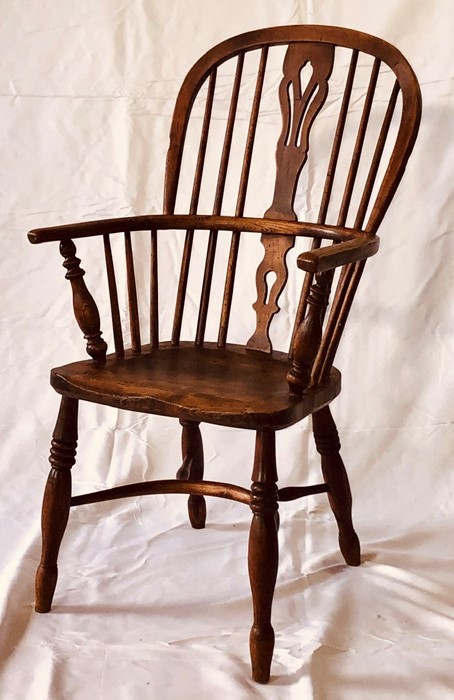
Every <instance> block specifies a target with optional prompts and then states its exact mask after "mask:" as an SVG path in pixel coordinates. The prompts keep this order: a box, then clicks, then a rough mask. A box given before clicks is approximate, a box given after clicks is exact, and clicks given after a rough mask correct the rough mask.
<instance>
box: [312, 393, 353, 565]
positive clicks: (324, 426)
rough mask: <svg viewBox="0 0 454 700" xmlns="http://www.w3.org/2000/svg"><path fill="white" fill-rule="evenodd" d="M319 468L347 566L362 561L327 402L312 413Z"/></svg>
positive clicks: (346, 483) (336, 439)
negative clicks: (320, 464) (326, 487)
mask: <svg viewBox="0 0 454 700" xmlns="http://www.w3.org/2000/svg"><path fill="white" fill-rule="evenodd" d="M312 420H313V429H314V438H315V444H316V447H317V451H318V452H319V454H320V455H321V458H322V459H321V461H322V472H323V477H324V479H325V481H326V483H327V484H328V486H329V489H330V490H329V492H328V499H329V503H330V506H331V510H332V511H333V513H334V517H335V518H336V521H337V525H338V528H339V547H340V550H341V553H342V556H343V557H344V559H345V562H346V563H347V564H348V565H349V566H359V564H361V549H360V543H359V539H358V535H357V534H356V532H355V529H354V527H353V521H352V494H351V490H350V484H349V481H348V476H347V471H346V469H345V466H344V463H343V461H342V457H341V456H340V441H339V435H338V432H337V428H336V424H335V422H334V419H333V417H332V415H331V411H330V409H329V407H328V406H325V407H324V408H322V409H320V411H317V412H316V413H314V414H313V416H312Z"/></svg>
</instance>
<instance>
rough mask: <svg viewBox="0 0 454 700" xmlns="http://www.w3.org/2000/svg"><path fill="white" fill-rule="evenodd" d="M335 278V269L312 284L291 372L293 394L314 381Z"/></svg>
mask: <svg viewBox="0 0 454 700" xmlns="http://www.w3.org/2000/svg"><path fill="white" fill-rule="evenodd" d="M331 281H332V273H331V271H327V272H320V273H318V274H316V275H315V282H314V283H313V284H312V286H311V288H310V292H309V296H308V298H307V313H306V316H305V317H304V319H303V320H302V322H301V323H300V325H299V326H298V328H297V331H296V333H295V340H294V343H293V357H292V367H291V369H290V370H289V372H288V374H287V381H288V384H289V390H290V394H294V395H298V394H301V393H302V392H303V391H304V389H306V388H307V387H308V386H309V384H310V382H311V373H312V367H313V364H314V361H315V358H316V356H317V352H318V349H319V347H320V343H321V340H322V334H323V320H324V318H325V312H326V308H327V306H328V301H329V294H330V289H331Z"/></svg>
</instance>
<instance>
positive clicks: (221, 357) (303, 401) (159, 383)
mask: <svg viewBox="0 0 454 700" xmlns="http://www.w3.org/2000/svg"><path fill="white" fill-rule="evenodd" d="M106 360H107V361H106V363H105V364H103V365H102V367H97V366H96V365H95V364H94V363H93V362H91V361H90V360H82V361H81V362H74V363H73V364H70V365H65V366H63V367H57V368H55V369H53V370H52V371H51V385H52V386H53V387H54V389H55V390H56V391H57V392H59V393H60V394H64V395H65V396H71V397H72V398H74V399H81V400H84V401H92V402H94V403H100V404H106V405H108V406H115V407H116V408H123V409H128V410H130V411H142V412H145V413H155V414H159V415H163V416H172V417H175V418H181V419H183V420H194V421H199V422H204V423H218V424H220V425H229V426H232V427H236V428H248V427H249V426H250V424H251V421H254V423H255V424H256V425H257V426H258V427H260V428H269V429H273V430H279V429H280V428H285V427H287V426H289V425H293V424H294V423H297V422H298V421H300V420H302V419H303V418H305V417H306V416H308V415H310V414H311V413H314V411H317V410H318V409H320V408H322V407H323V406H325V405H327V404H328V403H330V402H331V401H332V400H333V399H334V398H336V396H337V395H338V394H339V392H340V388H341V383H340V372H339V371H338V370H336V369H335V368H332V369H331V373H330V377H329V380H328V381H327V382H325V383H324V384H323V385H321V386H318V387H314V388H311V389H308V390H307V391H305V392H304V394H301V395H299V396H298V395H297V396H292V395H290V394H289V391H288V385H287V383H286V376H287V373H288V372H289V370H290V368H291V362H290V361H289V359H288V356H287V355H286V354H285V353H274V354H273V355H265V354H263V353H258V352H256V351H252V350H247V349H245V348H244V347H243V346H240V345H227V346H226V347H225V348H221V349H220V348H218V347H217V346H216V345H215V344H214V343H206V344H205V345H204V346H203V347H194V345H193V344H190V343H181V345H180V346H179V347H173V346H172V345H170V343H167V344H165V343H163V344H162V345H161V347H160V348H159V350H149V349H148V351H147V348H144V349H143V353H142V354H141V355H133V354H132V353H131V352H129V353H128V354H127V355H126V357H124V358H117V357H116V356H115V355H109V356H108V357H107V358H106Z"/></svg>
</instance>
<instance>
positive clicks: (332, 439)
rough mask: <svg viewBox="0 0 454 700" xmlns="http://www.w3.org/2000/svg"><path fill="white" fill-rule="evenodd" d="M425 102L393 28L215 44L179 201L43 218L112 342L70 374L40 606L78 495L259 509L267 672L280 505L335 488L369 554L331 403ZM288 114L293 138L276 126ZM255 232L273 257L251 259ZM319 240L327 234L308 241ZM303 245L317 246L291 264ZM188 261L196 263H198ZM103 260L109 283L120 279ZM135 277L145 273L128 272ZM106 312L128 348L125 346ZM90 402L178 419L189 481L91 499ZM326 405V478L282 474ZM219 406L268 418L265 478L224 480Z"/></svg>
mask: <svg viewBox="0 0 454 700" xmlns="http://www.w3.org/2000/svg"><path fill="white" fill-rule="evenodd" d="M277 83H279V86H278V89H276V87H277ZM229 95H230V102H229V106H228V109H226V100H227V101H228V99H229ZM219 99H220V107H218V102H219ZM319 113H320V114H323V118H321V119H318V114H319ZM279 115H280V116H279ZM420 115H421V98H420V91H419V86H418V83H417V80H416V77H415V75H414V73H413V71H412V69H411V67H410V66H409V64H408V63H407V61H406V60H405V58H404V57H403V56H402V54H401V53H400V52H399V51H398V50H397V49H396V48H394V47H393V46H391V45H390V44H388V43H387V42H385V41H382V40H381V39H377V38H376V37H371V36H369V35H367V34H363V33H361V32H356V31H352V30H348V29H341V28H339V27H323V26H319V25H316V26H310V25H308V26H296V25H295V26H290V27H274V28H270V29H262V30H258V31H255V32H248V33H246V34H242V35H240V36H237V37H233V38H232V39H228V40H227V41H224V42H223V43H221V44H219V45H218V46H215V47H214V48H213V49H211V50H210V51H208V52H207V53H206V54H205V55H204V56H202V58H201V59H200V60H199V61H198V62H197V63H196V64H195V65H194V66H193V68H192V69H191V70H190V71H189V73H188V75H187V76H186V78H185V80H184V81H183V84H182V86H181V89H180V92H179V94H178V97H177V101H176V105H175V110H174V114H173V118H172V122H171V127H170V137H169V149H168V153H167V160H166V170H165V184H164V203H163V213H162V214H153V215H144V216H132V217H127V218H122V219H107V220H103V221H92V222H88V221H86V222H83V223H78V224H68V225H64V226H56V227H51V228H46V229H37V230H34V231H31V232H30V233H29V239H30V241H31V242H32V243H44V242H50V241H59V242H60V253H61V255H62V256H63V258H64V262H63V266H64V268H65V270H66V275H65V276H66V279H68V280H69V282H70V284H71V288H72V293H73V307H74V314H75V318H76V321H77V323H78V325H79V326H80V328H81V330H82V333H83V335H84V337H85V339H86V341H87V352H88V355H89V356H90V357H91V358H93V359H92V360H85V361H81V362H75V363H73V364H70V365H65V366H64V367H59V368H56V369H54V370H52V373H51V384H52V386H53V387H54V389H55V390H56V391H57V392H58V393H60V394H61V396H62V398H61V405H60V411H59V414H58V418H57V422H56V426H55V429H54V432H53V438H52V443H51V450H50V458H49V461H50V463H51V471H50V474H49V477H48V481H47V485H46V489H45V493H44V499H43V508H42V542H43V544H42V555H41V561H40V564H39V567H38V570H37V573H36V603H35V607H36V610H37V611H38V612H41V613H44V612H48V611H49V610H50V608H51V604H52V600H53V596H54V591H55V587H56V583H57V572H58V570H57V558H58V553H59V549H60V544H61V542H62V538H63V535H64V532H65V528H66V524H67V521H68V516H69V512H70V509H71V508H72V507H77V506H79V505H82V504H88V503H94V502H99V501H106V500H113V499H117V498H124V497H132V496H134V497H138V496H140V495H145V494H157V493H175V494H177V493H179V494H181V493H185V494H188V495H189V499H188V513H189V519H190V523H191V525H192V526H193V527H194V528H196V529H200V528H203V527H204V526H205V519H206V505H205V496H217V497H220V498H230V499H233V500H235V501H238V502H240V503H244V504H246V505H249V506H250V509H251V511H252V522H251V529H250V535H249V549H248V570H249V578H250V584H251V592H252V601H253V606H252V607H253V624H252V627H251V632H250V640H249V641H250V654H251V662H252V676H253V678H254V680H256V681H257V682H260V683H267V682H268V680H269V678H270V667H271V660H272V655H273V648H274V630H273V627H272V625H271V606H272V601H273V594H274V587H275V583H276V576H277V569H278V527H279V518H278V508H279V505H280V504H282V503H285V501H288V500H293V499H296V498H301V497H304V496H307V495H309V494H316V493H327V494H328V499H329V504H330V506H331V508H332V511H333V513H334V517H335V518H336V521H337V525H338V530H339V547H340V550H341V553H342V555H343V557H344V559H345V561H346V563H347V564H349V565H352V566H358V565H359V564H360V561H361V559H360V544H359V540H358V536H357V534H356V532H355V529H354V527H353V522H352V514H351V509H352V497H351V492H350V486H349V482H348V477H347V472H346V469H345V466H344V463H343V461H342V458H341V456H340V441H339V436H338V433H337V429H336V425H335V423H334V419H333V417H332V414H331V410H330V406H329V404H330V403H331V401H332V400H333V399H334V398H336V396H337V395H338V394H339V392H340V373H339V372H338V371H337V370H336V369H334V367H333V362H334V359H335V356H336V352H337V349H338V347H339V343H340V341H341V338H342V335H343V333H344V330H345V325H346V322H347V319H348V316H349V313H350V309H351V306H352V302H353V298H354V296H355V293H356V290H357V287H358V284H359V281H360V279H361V276H362V274H363V271H364V267H365V264H366V260H367V258H369V257H370V256H371V255H374V254H375V253H376V252H377V250H378V245H379V241H378V237H377V231H378V228H379V226H380V225H381V223H382V220H383V217H384V215H385V213H386V211H387V209H388V207H389V205H390V203H391V200H392V198H393V196H394V193H395V191H396V189H397V186H398V184H399V182H400V180H401V178H402V175H403V173H404V170H405V167H406V164H407V161H408V158H409V156H410V153H411V151H412V148H413V145H414V143H415V139H416V135H417V132H418V127H419V121H420ZM273 123H274V124H275V125H277V127H278V129H279V128H280V135H278V133H277V131H276V133H275V134H274V136H273V128H272V127H273ZM270 144H271V149H270ZM195 154H197V155H196V156H195V157H194V155H195ZM267 154H270V159H268V160H266V157H267ZM257 157H258V160H257ZM210 163H211V164H214V170H213V168H211V169H210V168H209V164H210ZM306 173H310V174H311V175H310V177H306ZM305 181H307V182H310V187H309V188H308V189H309V190H310V191H309V192H308V193H307V195H306V194H305V187H304V182H305ZM185 198H186V199H185ZM263 212H264V213H263ZM144 234H146V235H147V239H146V243H145V244H144V242H143V235H144ZM178 236H180V238H179V243H178V245H179V246H180V247H178V245H177V242H176V241H177V237H178ZM254 237H255V239H256V242H255V243H256V248H255V251H256V252H257V253H258V256H259V257H257V258H256V262H251V261H253V260H254V256H253V254H251V246H250V243H251V244H252V243H253V239H254ZM76 239H77V240H78V239H87V241H86V243H87V248H88V247H89V244H92V249H91V250H93V249H94V248H95V246H96V245H98V247H100V248H101V256H102V257H103V258H104V262H105V281H106V282H107V289H104V296H103V295H102V294H101V288H100V283H101V281H100V280H99V281H98V286H97V288H96V290H95V294H96V296H98V293H99V295H100V296H99V297H98V299H99V298H101V299H103V298H104V299H108V303H107V304H106V303H105V304H104V306H106V305H108V306H110V308H109V309H108V311H107V312H106V311H105V310H103V309H102V308H101V307H100V308H98V305H97V304H96V302H95V300H94V298H93V296H92V295H91V293H90V292H89V290H88V288H87V286H86V284H85V279H84V275H85V272H84V270H83V269H82V268H81V266H80V263H81V261H80V259H79V258H78V257H77V255H76V252H77V251H76V246H75V244H74V240H76ZM88 239H90V240H88ZM139 241H140V245H141V247H140V253H139V248H138V246H139ZM158 242H159V244H158ZM304 243H306V244H307V249H306V250H302V251H301V250H298V247H299V248H302V247H303V245H304ZM117 244H118V245H117ZM199 244H200V246H201V247H200V248H198V245H199ZM123 246H124V249H123ZM293 247H296V253H297V255H296V260H295V262H292V263H291V264H290V263H289V260H291V257H288V253H289V252H290V251H291V249H292V248H293ZM166 251H167V253H166ZM95 253H96V251H95ZM123 253H124V259H122V261H121V262H122V263H123V264H122V267H121V268H120V265H119V255H123ZM163 253H165V254H164V255H163ZM166 254H167V258H166V256H165V255H166ZM90 255H91V254H90ZM90 255H88V256H87V257H88V263H89V264H91V262H92V260H93V258H92V257H90ZM260 256H261V257H260ZM259 258H260V262H258V260H259ZM163 259H164V261H166V260H167V264H166V263H165V262H164V264H162V260H163ZM170 259H171V260H172V265H169V262H168V261H169V260H170ZM144 261H146V263H147V268H148V263H149V279H148V280H147V284H146V285H145V288H144V286H143V285H139V284H138V280H139V279H140V281H141V282H143V279H144V275H143V274H141V275H140V277H139V276H138V275H137V265H138V264H141V272H143V267H144V265H143V263H144ZM175 262H176V265H175ZM257 263H258V266H257ZM161 265H162V267H161ZM170 267H172V272H174V271H175V270H176V271H177V272H178V268H179V275H176V276H174V275H173V274H171V273H170V272H169V270H170ZM95 269H96V273H97V274H95V275H94V276H93V275H92V276H91V279H93V278H95V279H97V278H99V277H100V275H99V274H98V273H99V268H95ZM194 270H195V271H196V273H195V274H196V277H197V273H198V278H197V279H196V280H195V285H194ZM201 270H202V272H200V271H201ZM337 272H338V274H337ZM120 275H122V278H121V281H123V280H124V281H125V285H122V284H118V279H119V277H120ZM163 275H166V279H165V280H164V278H163ZM89 276H90V275H87V277H89ZM174 279H175V282H174V283H173V282H172V280H174ZM164 282H165V284H164ZM191 285H192V286H191ZM123 288H124V290H125V294H124V296H125V297H126V299H125V303H124V304H123V303H122V300H121V299H120V291H119V290H123ZM107 293H108V295H107ZM254 295H255V298H256V301H255V302H254V303H253V304H252V299H253V298H254ZM246 299H249V300H251V301H250V302H247V306H248V309H246V308H245V300H246ZM282 300H284V302H285V303H282ZM145 305H146V306H147V310H146V312H145V309H144V306H145ZM281 305H282V308H281ZM172 306H173V308H174V313H173V317H172V316H171V307H172ZM250 306H252V309H250ZM100 310H101V311H103V313H102V314H100ZM123 310H126V311H127V312H126V318H124V317H123V315H122V313H123ZM248 311H249V312H250V313H249V315H248ZM276 315H278V316H279V319H281V320H282V321H283V323H281V325H280V328H281V330H282V329H284V330H285V332H286V333H287V337H286V338H285V339H282V338H280V339H279V342H280V343H281V342H282V345H281V346H280V347H286V348H288V353H287V354H284V353H282V352H276V350H275V349H274V348H273V343H272V340H271V335H270V329H271V326H272V325H273V324H274V318H275V316H276ZM101 321H102V323H101ZM277 325H278V324H277ZM232 326H233V328H232ZM106 328H107V332H109V333H110V337H109V338H108V340H109V343H111V344H112V346H113V348H114V351H115V352H114V354H113V355H112V354H109V355H107V343H106V341H105V339H104V338H103V331H104V332H106ZM164 329H165V330H164ZM233 332H234V333H235V334H234V335H233ZM273 333H274V329H273ZM273 338H274V335H273ZM233 340H234V341H235V343H237V344H236V345H232V344H230V341H233ZM183 341H184V342H183ZM80 401H91V402H95V403H100V404H106V405H110V406H114V407H117V408H119V409H128V410H134V411H143V412H145V413H151V414H162V415H165V416H170V417H175V418H178V419H179V421H180V424H181V426H182V434H181V445H182V464H181V467H180V468H179V469H178V471H177V472H176V477H175V478H171V479H169V478H167V479H162V480H157V481H156V480H155V481H143V482H141V483H138V484H130V483H127V484H123V485H119V486H116V487H114V488H111V489H106V490H104V491H101V492H99V491H97V492H94V493H88V494H81V495H76V496H72V495H71V468H72V466H73V465H74V463H75V456H76V447H77V439H78V426H77V420H78V407H79V402H80ZM309 415H311V416H312V427H313V433H314V439H315V444H316V448H317V451H318V453H319V454H320V456H321V469H322V473H323V482H322V483H320V484H309V485H301V484H298V485H296V486H288V487H286V488H279V487H278V472H277V463H276V442H275V434H276V431H277V430H281V429H283V428H285V427H286V426H289V425H292V424H294V423H296V422H297V421H299V420H301V419H303V418H305V417H306V416H309ZM352 418H353V417H352ZM201 422H208V423H215V424H219V425H226V426H232V427H238V428H246V429H249V430H254V431H255V433H256V443H255V444H256V447H255V455H254V463H253V468H252V484H251V487H250V489H246V488H243V487H240V486H237V485H235V484H231V483H225V482H217V481H208V480H206V479H204V459H203V446H202V434H201V431H200V427H199V426H200V423H201ZM281 439H285V432H284V435H283V436H282V438H281ZM284 466H285V465H284ZM112 556H114V553H113V552H112ZM194 565H197V562H194ZM201 663H203V660H202V661H201Z"/></svg>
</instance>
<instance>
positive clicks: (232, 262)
mask: <svg viewBox="0 0 454 700" xmlns="http://www.w3.org/2000/svg"><path fill="white" fill-rule="evenodd" d="M267 58H268V47H267V46H265V47H263V48H262V50H261V53H260V63H259V67H258V72H257V80H256V83H255V91H254V99H253V102H252V110H251V116H250V118H249V127H248V133H247V137H246V145H245V148H244V156H243V165H242V168H241V178H240V185H239V188H238V198H237V203H236V210H235V216H243V214H244V205H245V201H246V192H247V186H248V182H249V173H250V170H251V161H252V151H253V148H254V141H255V134H256V130H257V121H258V116H259V111H260V101H261V98H262V91H263V81H264V78H265V70H266V62H267ZM239 246H240V233H239V231H234V232H233V233H232V240H231V243H230V251H229V259H228V263H227V272H226V278H225V286H224V296H223V300H222V309H221V320H220V323H219V335H218V347H220V348H223V347H225V344H226V340H227V331H228V326H229V319H230V311H231V308H232V297H233V286H234V284H235V273H236V265H237V260H238V251H239Z"/></svg>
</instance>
